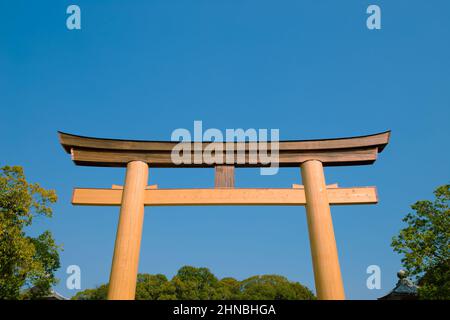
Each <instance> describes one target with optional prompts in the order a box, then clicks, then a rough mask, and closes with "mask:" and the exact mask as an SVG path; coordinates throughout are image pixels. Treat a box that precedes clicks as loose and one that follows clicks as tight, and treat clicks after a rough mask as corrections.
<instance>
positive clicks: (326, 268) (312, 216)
mask: <svg viewBox="0 0 450 320" xmlns="http://www.w3.org/2000/svg"><path fill="white" fill-rule="evenodd" d="M301 169H302V180H303V184H304V186H305V195H306V215H307V220H308V231H309V241H310V246H311V255H312V261H313V268H314V280H315V285H316V292H317V297H318V299H319V300H343V299H345V294H344V286H343V284H342V277H341V270H340V267H339V258H338V252H337V247H336V240H335V237H334V231H333V222H332V219H331V211H330V204H329V202H328V194H327V188H326V185H325V177H324V173H323V166H322V163H321V162H320V161H317V160H309V161H306V162H304V163H303V164H302V165H301Z"/></svg>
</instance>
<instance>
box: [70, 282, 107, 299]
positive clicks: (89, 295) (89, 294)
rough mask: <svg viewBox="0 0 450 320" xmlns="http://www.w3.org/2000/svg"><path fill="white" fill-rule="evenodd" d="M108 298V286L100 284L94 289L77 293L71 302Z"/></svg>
mask: <svg viewBox="0 0 450 320" xmlns="http://www.w3.org/2000/svg"><path fill="white" fill-rule="evenodd" d="M107 296H108V285H107V284H102V285H101V286H98V287H96V288H94V289H86V290H83V291H80V292H78V293H77V294H76V295H74V296H73V297H72V300H106V297H107Z"/></svg>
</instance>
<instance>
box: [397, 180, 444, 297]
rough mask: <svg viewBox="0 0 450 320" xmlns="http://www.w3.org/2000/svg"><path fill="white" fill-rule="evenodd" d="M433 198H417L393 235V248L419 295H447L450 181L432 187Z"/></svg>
mask: <svg viewBox="0 0 450 320" xmlns="http://www.w3.org/2000/svg"><path fill="white" fill-rule="evenodd" d="M434 195H435V200H434V201H433V202H432V201H429V200H423V201H417V202H416V203H415V204H413V205H412V206H411V208H412V209H413V210H414V212H413V213H409V214H407V215H406V217H405V218H404V219H403V221H404V222H405V223H407V227H406V228H404V229H402V230H401V231H400V233H399V235H398V236H395V237H394V238H393V239H392V244H391V246H392V247H393V249H394V251H396V252H397V253H399V254H402V255H403V258H402V264H403V266H404V268H405V269H406V271H407V273H408V275H409V276H410V277H412V278H413V280H415V281H416V282H417V283H418V285H419V297H420V298H421V299H450V210H449V200H450V185H443V186H440V187H438V188H437V189H436V190H435V191H434Z"/></svg>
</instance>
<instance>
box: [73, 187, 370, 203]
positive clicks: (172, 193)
mask: <svg viewBox="0 0 450 320" xmlns="http://www.w3.org/2000/svg"><path fill="white" fill-rule="evenodd" d="M327 191H328V201H329V203H330V204H332V205H350V204H375V203H377V202H378V197H377V192H376V188H375V187H361V188H327ZM122 192H123V190H121V189H81V188H76V189H74V191H73V197H72V204H73V205H90V206H119V205H121V201H122ZM305 204H306V197H305V190H304V189H300V188H298V189H241V188H239V189H234V188H230V189H146V190H145V191H144V205H145V206H208V205H211V206H215V205H234V206H240V205H286V206H296V205H297V206H302V205H305Z"/></svg>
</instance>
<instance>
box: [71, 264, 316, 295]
mask: <svg viewBox="0 0 450 320" xmlns="http://www.w3.org/2000/svg"><path fill="white" fill-rule="evenodd" d="M106 296H107V285H102V286H100V287H97V288H95V289H87V290H84V291H81V292H78V293H77V294H76V295H75V296H74V297H72V299H75V300H97V299H106ZM136 299H137V300H239V299H241V300H242V299H249V300H261V299H268V300H274V299H279V300H311V299H315V297H314V295H313V293H312V292H311V291H310V290H309V289H308V288H306V287H304V286H302V285H301V284H300V283H298V282H291V281H289V280H287V279H286V278H285V277H282V276H277V275H263V276H254V277H250V278H248V279H246V280H243V281H238V280H236V279H234V278H229V277H228V278H223V279H221V280H218V279H217V278H216V276H214V274H212V273H211V271H209V269H207V268H195V267H191V266H184V267H182V268H181V269H180V270H178V272H177V274H176V275H175V276H174V277H173V278H172V280H170V281H169V280H168V279H167V278H166V276H164V275H162V274H156V275H150V274H139V275H138V279H137V284H136Z"/></svg>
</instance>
